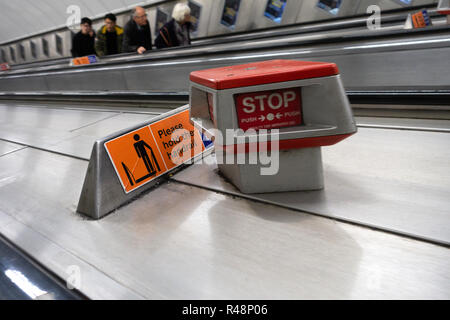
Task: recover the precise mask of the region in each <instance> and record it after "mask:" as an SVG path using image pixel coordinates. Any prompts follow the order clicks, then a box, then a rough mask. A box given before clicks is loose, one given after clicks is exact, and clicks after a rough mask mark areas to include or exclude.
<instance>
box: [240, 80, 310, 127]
mask: <svg viewBox="0 0 450 320" xmlns="http://www.w3.org/2000/svg"><path fill="white" fill-rule="evenodd" d="M235 104H236V113H237V116H238V122H239V128H241V129H242V130H248V129H255V130H258V129H275V128H283V127H291V126H298V125H301V124H302V112H301V91H300V88H290V89H280V90H273V91H259V92H252V93H243V94H238V95H236V96H235Z"/></svg>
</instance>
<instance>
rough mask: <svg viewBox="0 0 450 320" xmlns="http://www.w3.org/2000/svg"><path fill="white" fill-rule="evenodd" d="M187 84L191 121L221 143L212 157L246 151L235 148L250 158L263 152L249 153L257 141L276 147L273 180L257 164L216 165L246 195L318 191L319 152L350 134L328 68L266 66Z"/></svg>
mask: <svg viewBox="0 0 450 320" xmlns="http://www.w3.org/2000/svg"><path fill="white" fill-rule="evenodd" d="M190 81H191V86H190V117H191V120H192V121H193V122H194V123H197V125H199V126H201V127H203V128H205V129H207V130H208V129H217V130H218V131H219V132H220V133H221V135H222V137H223V138H225V139H222V141H217V139H216V141H215V148H216V153H217V151H218V149H220V151H223V150H225V151H226V152H233V153H235V158H237V156H238V154H239V151H238V149H239V146H242V145H244V146H245V147H244V148H243V149H242V148H241V149H240V150H241V152H242V150H244V152H245V153H247V155H246V157H247V158H246V160H248V159H250V158H251V155H250V154H251V153H252V152H254V153H260V152H261V150H258V149H256V150H255V149H254V148H253V149H252V148H251V145H252V141H254V140H252V139H253V138H254V137H255V135H256V136H258V138H261V137H262V136H263V135H266V137H263V138H264V139H265V140H268V141H271V140H277V141H279V145H278V146H277V150H276V151H278V150H279V159H278V160H279V168H278V171H277V173H276V174H274V175H268V176H266V175H261V174H259V173H258V170H256V169H257V168H258V167H261V166H262V163H258V164H256V165H255V164H251V163H248V162H245V163H242V161H241V162H240V163H237V162H234V163H218V166H219V170H220V171H221V172H222V173H223V174H224V175H225V176H226V177H227V178H229V180H231V182H232V183H233V184H235V185H236V186H237V187H238V188H239V189H240V190H241V191H242V192H245V193H257V192H277V191H294V190H316V189H321V188H323V185H324V184H323V173H322V160H321V149H320V148H321V147H322V146H328V145H332V144H335V143H337V142H339V141H341V140H343V139H345V138H346V137H348V136H349V135H351V134H353V133H355V132H356V126H355V123H354V120H353V115H352V111H351V107H350V104H349V102H348V99H347V96H346V94H345V90H344V88H343V86H342V83H341V80H340V76H339V70H338V68H337V66H336V64H334V63H326V62H311V61H295V60H270V61H264V62H256V63H249V64H244V65H237V66H231V67H223V68H216V69H208V70H201V71H195V72H192V73H191V75H190ZM230 130H232V131H233V134H231V135H230V133H229V132H230ZM274 132H276V139H273V137H274ZM230 137H231V138H230ZM264 139H263V140H264ZM269 149H270V145H269ZM266 151H267V150H266ZM235 160H236V159H235Z"/></svg>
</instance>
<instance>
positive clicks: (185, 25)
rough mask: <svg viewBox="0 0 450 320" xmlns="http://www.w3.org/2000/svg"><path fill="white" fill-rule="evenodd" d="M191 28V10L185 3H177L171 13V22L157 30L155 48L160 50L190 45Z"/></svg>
mask: <svg viewBox="0 0 450 320" xmlns="http://www.w3.org/2000/svg"><path fill="white" fill-rule="evenodd" d="M191 27H192V24H191V8H189V6H188V5H187V4H186V3H185V2H180V3H177V4H176V5H175V7H174V8H173V11H172V20H170V21H169V22H167V23H166V24H165V25H164V26H163V27H162V28H161V29H160V30H159V34H158V36H157V37H156V40H155V46H156V47H157V48H158V49H162V48H170V47H178V46H187V45H190V44H191V36H190V31H191Z"/></svg>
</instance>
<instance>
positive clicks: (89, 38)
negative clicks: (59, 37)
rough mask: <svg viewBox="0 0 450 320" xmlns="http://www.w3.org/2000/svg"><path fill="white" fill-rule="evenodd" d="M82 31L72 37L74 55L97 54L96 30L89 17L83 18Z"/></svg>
mask: <svg viewBox="0 0 450 320" xmlns="http://www.w3.org/2000/svg"><path fill="white" fill-rule="evenodd" d="M80 28H81V30H80V32H78V33H77V34H76V35H74V36H73V39H72V50H71V51H72V57H74V58H76V57H84V56H88V55H91V54H95V47H94V46H95V32H94V30H92V21H91V19H89V18H83V19H81V23H80Z"/></svg>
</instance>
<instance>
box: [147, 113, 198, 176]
mask: <svg viewBox="0 0 450 320" xmlns="http://www.w3.org/2000/svg"><path fill="white" fill-rule="evenodd" d="M150 129H151V130H152V133H153V136H154V137H155V140H156V142H157V144H158V147H159V150H161V154H162V156H163V158H164V161H165V163H166V164H167V167H168V169H169V170H170V169H173V168H175V167H176V166H178V165H180V164H182V163H183V162H186V161H188V160H189V159H191V158H193V157H195V156H196V155H197V154H200V153H202V152H203V151H204V150H205V147H204V146H203V143H202V138H201V136H200V133H199V132H198V130H196V129H195V128H194V126H193V125H192V124H191V123H190V121H189V110H186V111H183V112H182V113H180V114H178V115H176V116H172V117H169V118H167V119H164V120H161V121H157V122H155V123H152V124H151V125H150Z"/></svg>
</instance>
